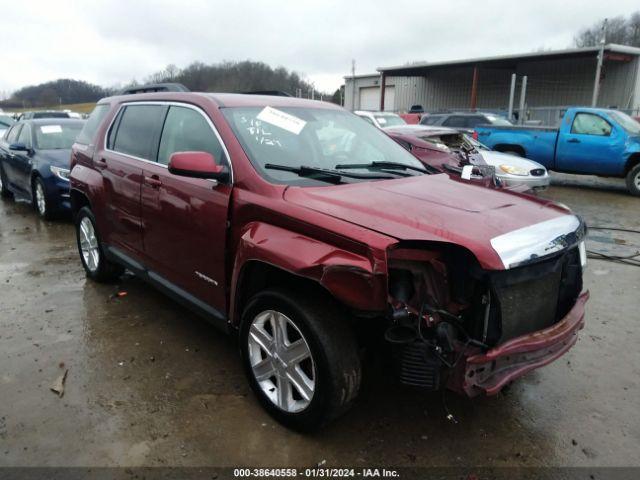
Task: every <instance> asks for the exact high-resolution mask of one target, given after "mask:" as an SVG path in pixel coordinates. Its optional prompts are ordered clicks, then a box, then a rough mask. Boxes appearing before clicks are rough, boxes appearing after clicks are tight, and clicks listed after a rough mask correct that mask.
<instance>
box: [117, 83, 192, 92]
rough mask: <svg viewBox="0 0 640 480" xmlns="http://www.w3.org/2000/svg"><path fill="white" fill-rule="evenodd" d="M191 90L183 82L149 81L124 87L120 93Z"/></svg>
mask: <svg viewBox="0 0 640 480" xmlns="http://www.w3.org/2000/svg"><path fill="white" fill-rule="evenodd" d="M189 91H190V90H189V89H188V88H187V87H185V86H184V85H182V84H181V83H148V84H146V85H138V86H136V87H129V88H125V89H123V90H122V91H121V92H120V93H119V95H132V94H134V93H152V92H189Z"/></svg>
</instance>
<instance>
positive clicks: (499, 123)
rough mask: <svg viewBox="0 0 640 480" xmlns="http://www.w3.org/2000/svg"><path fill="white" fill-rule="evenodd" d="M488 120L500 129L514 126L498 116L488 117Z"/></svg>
mask: <svg viewBox="0 0 640 480" xmlns="http://www.w3.org/2000/svg"><path fill="white" fill-rule="evenodd" d="M486 117H487V120H489V121H490V122H491V124H492V125H496V126H498V127H508V126H510V125H513V123H511V122H510V121H509V120H507V119H506V118H504V117H498V116H496V115H486Z"/></svg>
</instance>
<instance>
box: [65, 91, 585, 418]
mask: <svg viewBox="0 0 640 480" xmlns="http://www.w3.org/2000/svg"><path fill="white" fill-rule="evenodd" d="M71 198H72V204H73V209H74V212H75V224H76V227H77V240H78V248H79V253H80V259H81V261H82V264H83V266H84V269H85V270H86V273H87V275H88V276H89V277H90V278H92V279H94V280H97V281H109V280H112V279H114V278H115V277H117V276H118V275H120V274H121V273H122V272H123V270H124V269H125V268H126V269H128V270H130V271H132V272H134V273H135V274H136V275H138V276H140V277H141V278H143V279H145V280H146V281H148V282H150V283H151V284H153V285H154V286H156V287H157V288H159V289H160V290H162V291H164V292H166V293H167V294H168V295H170V296H172V297H174V298H175V299H176V300H178V301H180V302H182V303H184V304H185V305H187V306H188V307H190V308H191V309H193V310H194V311H196V312H198V313H199V314H201V315H202V316H204V317H205V318H207V319H208V320H210V321H212V322H213V323H214V324H216V325H218V326H219V327H221V328H222V329H224V330H225V331H227V332H230V333H233V334H235V335H237V337H238V339H239V346H240V353H241V358H242V362H243V364H244V368H245V370H246V374H247V377H248V380H249V382H250V384H251V387H252V389H253V390H254V392H255V394H256V396H257V398H258V399H259V401H260V402H261V404H262V405H263V406H264V408H265V409H266V410H267V411H268V412H269V413H270V414H271V415H273V416H274V417H275V418H276V419H277V420H279V421H280V422H282V423H284V424H285V425H287V426H289V427H292V428H295V429H299V430H310V429H314V428H317V427H319V426H321V425H323V424H325V423H326V422H327V421H329V420H331V419H334V418H336V417H337V416H338V415H340V414H341V413H343V412H344V411H345V410H347V408H348V407H349V406H350V405H351V404H352V402H353V400H354V399H355V398H356V396H357V394H358V390H359V387H360V379H361V369H362V364H361V352H362V351H363V350H365V351H366V348H367V347H369V348H372V347H370V344H371V343H370V342H367V341H365V338H366V339H368V338H369V337H370V336H371V335H370V333H371V332H378V331H379V332H380V334H379V340H380V341H379V342H377V343H376V342H374V344H375V345H376V347H375V348H377V349H379V350H381V351H387V350H388V352H389V359H394V360H393V362H394V365H395V368H396V370H395V371H396V372H397V377H398V381H399V382H401V383H402V384H405V385H410V386H413V387H420V388H424V389H428V390H435V389H440V388H450V389H453V390H456V391H458V392H460V393H463V394H466V395H470V396H473V395H477V394H481V393H486V394H495V393H496V392H498V391H499V390H500V389H501V388H502V387H503V386H504V385H506V384H507V383H509V382H511V381H512V380H514V379H516V378H518V377H520V376H522V375H523V374H525V373H526V372H528V371H530V370H532V369H534V368H537V367H540V366H542V365H545V364H547V363H549V362H551V361H553V360H555V359H556V358H558V357H559V356H561V355H562V354H563V353H565V352H566V351H567V350H568V349H569V348H571V347H572V346H573V345H574V344H575V342H576V340H577V334H578V330H580V329H581V328H582V326H583V322H584V305H585V302H586V300H587V297H588V294H587V293H586V292H584V293H583V292H582V269H583V267H584V264H585V250H584V243H583V241H584V235H585V226H584V224H583V222H582V221H581V220H580V218H578V217H577V216H575V215H573V214H572V213H571V212H570V211H569V210H568V209H566V208H564V207H561V206H559V205H554V204H552V203H549V202H546V201H541V200H537V199H533V198H530V197H526V196H523V195H518V194H513V193H508V192H501V191H495V190H490V189H487V188H484V187H481V186H478V185H473V184H463V183H460V182H457V181H454V180H451V179H450V178H449V177H448V176H447V175H446V174H441V173H437V172H433V171H431V170H430V169H429V167H425V166H424V165H423V164H422V163H421V162H420V161H418V160H417V159H416V158H415V157H414V156H412V155H411V153H409V152H407V151H406V150H405V149H403V148H402V147H401V146H400V145H398V144H396V143H395V142H394V141H393V140H391V139H390V138H389V137H388V136H387V135H385V134H384V133H383V132H381V131H379V130H378V129H377V128H375V127H373V126H371V125H369V124H367V123H366V122H363V121H362V120H361V119H359V118H358V117H356V116H354V115H352V114H351V113H348V112H346V111H344V110H343V109H341V108H339V107H337V106H334V105H332V104H328V103H321V102H314V101H307V100H302V99H296V98H288V97H270V96H256V95H235V94H205V93H185V92H179V93H175V92H165V93H147V94H134V95H124V96H118V97H111V98H106V99H103V100H101V101H100V102H99V103H98V105H97V107H96V109H95V110H94V112H93V113H92V115H91V117H90V119H89V121H88V122H87V124H86V126H85V129H84V130H83V132H82V134H81V136H80V138H79V141H78V143H77V144H76V145H74V148H73V153H72V171H71ZM380 327H383V328H380ZM363 347H364V348H363ZM390 361H391V360H390Z"/></svg>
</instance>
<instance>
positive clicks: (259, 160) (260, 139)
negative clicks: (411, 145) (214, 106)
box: [222, 107, 424, 185]
mask: <svg viewBox="0 0 640 480" xmlns="http://www.w3.org/2000/svg"><path fill="white" fill-rule="evenodd" d="M222 111H223V113H224V115H225V117H226V119H227V121H228V122H229V124H230V125H231V128H232V129H233V131H234V133H235V134H236V136H237V137H238V139H239V141H240V143H241V144H242V147H243V148H244V151H245V152H246V154H247V156H248V157H249V159H250V160H251V163H252V164H253V165H254V167H255V168H256V170H258V172H259V173H260V175H261V176H262V177H264V178H265V179H267V180H268V181H270V182H273V183H285V184H289V185H326V182H321V181H319V180H317V179H313V178H301V177H300V176H299V175H297V174H296V173H295V172H291V171H283V170H274V169H272V168H265V165H273V164H276V165H281V166H286V167H291V168H299V167H303V166H304V167H312V168H321V169H337V166H340V165H347V164H351V165H350V168H349V169H348V170H346V169H345V170H344V171H345V172H348V173H350V174H354V173H356V174H357V173H371V170H370V169H367V168H364V167H363V168H353V164H370V163H372V162H395V163H401V164H404V165H407V166H410V167H414V168H418V169H424V166H423V165H422V163H420V161H418V160H417V159H416V158H415V157H414V156H413V155H411V154H410V153H409V152H407V151H406V150H405V149H404V148H402V147H401V146H400V145H398V144H397V143H396V142H394V141H393V140H392V139H391V138H390V137H388V136H387V135H386V134H385V133H383V132H382V131H380V130H379V129H377V128H376V127H374V126H373V125H371V124H369V123H367V122H363V121H362V119H360V118H359V117H357V116H355V115H353V114H351V113H348V112H345V111H343V110H333V109H321V108H303V107H289V108H280V109H275V108H271V107H264V108H263V107H250V108H244V107H243V108H223V109H222ZM338 170H340V169H338ZM402 174H404V175H419V174H420V173H419V172H417V171H413V170H407V171H402ZM390 178H395V175H392V176H391V177H390ZM345 181H347V182H356V181H371V179H366V178H345Z"/></svg>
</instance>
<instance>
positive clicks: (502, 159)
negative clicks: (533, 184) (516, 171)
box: [480, 150, 546, 171]
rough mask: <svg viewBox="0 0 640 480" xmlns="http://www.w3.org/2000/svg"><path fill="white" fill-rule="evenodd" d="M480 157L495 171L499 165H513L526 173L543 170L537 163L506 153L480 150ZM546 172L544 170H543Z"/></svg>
mask: <svg viewBox="0 0 640 480" xmlns="http://www.w3.org/2000/svg"><path fill="white" fill-rule="evenodd" d="M480 156H481V157H482V159H483V160H484V161H485V162H486V163H487V165H493V166H494V167H496V169H497V168H498V167H499V166H500V165H505V164H507V165H513V166H514V167H521V168H524V169H526V170H527V171H530V170H533V169H534V168H545V167H544V166H542V165H540V164H539V163H538V162H534V161H533V160H529V159H528V158H522V157H518V156H517V155H510V154H508V153H502V152H496V151H495V150H480ZM545 170H546V168H545Z"/></svg>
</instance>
